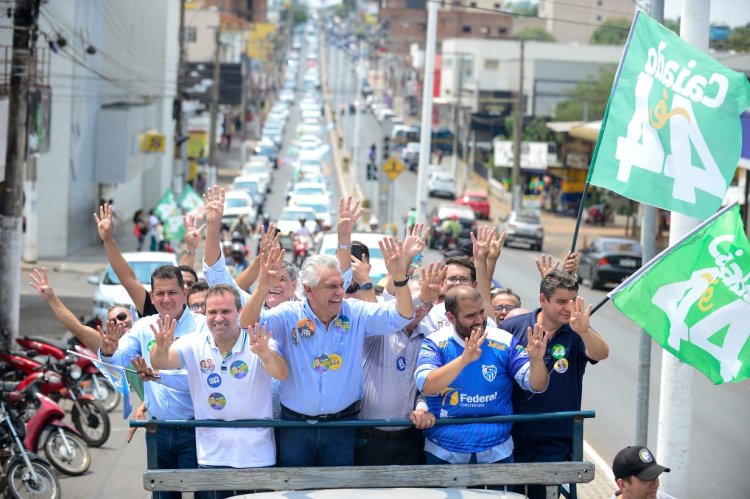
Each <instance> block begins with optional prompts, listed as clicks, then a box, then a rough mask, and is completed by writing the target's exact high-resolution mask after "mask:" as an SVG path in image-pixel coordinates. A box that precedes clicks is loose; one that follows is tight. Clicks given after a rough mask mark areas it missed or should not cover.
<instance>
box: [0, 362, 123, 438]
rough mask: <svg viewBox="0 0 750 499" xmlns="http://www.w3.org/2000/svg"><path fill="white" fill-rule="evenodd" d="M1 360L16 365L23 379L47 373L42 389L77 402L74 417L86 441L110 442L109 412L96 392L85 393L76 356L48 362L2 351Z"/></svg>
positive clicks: (71, 414) (77, 428) (11, 374)
mask: <svg viewBox="0 0 750 499" xmlns="http://www.w3.org/2000/svg"><path fill="white" fill-rule="evenodd" d="M28 354H32V355H35V354H36V352H35V351H33V350H32V351H30V352H28ZM0 360H2V361H4V362H5V363H6V364H7V365H8V366H10V367H11V368H15V369H16V370H17V371H18V372H19V373H21V374H22V377H23V378H26V377H28V376H30V375H32V374H37V373H39V372H43V373H44V376H43V380H44V383H43V384H42V385H41V386H40V392H41V393H42V394H43V395H46V396H48V397H50V398H51V399H53V400H55V399H57V401H59V400H60V398H62V397H66V398H69V399H71V400H72V401H73V409H72V410H71V413H70V417H71V419H72V420H73V425H74V426H75V428H76V430H78V432H79V433H80V434H81V437H82V438H83V440H84V441H85V442H86V443H87V444H88V445H90V446H91V447H100V446H101V445H103V444H104V442H106V441H107V439H108V438H109V433H110V421H109V414H107V411H106V409H104V406H102V404H100V403H99V402H98V401H97V400H96V399H95V398H94V396H93V395H91V394H87V393H84V392H83V390H82V388H81V386H80V385H79V383H78V380H80V378H81V376H82V374H83V373H82V370H81V368H80V367H79V366H78V365H77V364H76V359H75V358H74V356H73V355H70V356H67V357H65V358H64V359H63V360H61V361H57V360H55V359H52V358H48V360H47V363H46V364H42V363H40V362H39V361H37V360H36V359H34V358H30V357H28V356H22V355H19V354H9V353H0ZM5 376H6V377H5V379H6V380H7V379H8V376H13V373H12V372H10V373H7V372H6V375H5ZM19 378H21V376H18V375H16V376H15V377H14V378H13V381H19Z"/></svg>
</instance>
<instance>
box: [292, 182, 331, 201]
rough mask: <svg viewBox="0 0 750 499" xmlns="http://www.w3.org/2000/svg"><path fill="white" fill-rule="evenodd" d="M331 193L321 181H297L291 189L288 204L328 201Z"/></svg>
mask: <svg viewBox="0 0 750 499" xmlns="http://www.w3.org/2000/svg"><path fill="white" fill-rule="evenodd" d="M330 198H331V193H330V192H329V191H328V187H326V185H325V184H322V183H315V182H297V183H296V184H295V185H294V189H292V195H291V199H290V204H291V203H292V202H294V204H309V203H316V202H317V203H319V202H320V201H321V200H324V201H326V202H330V201H329V200H330Z"/></svg>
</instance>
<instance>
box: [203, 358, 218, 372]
mask: <svg viewBox="0 0 750 499" xmlns="http://www.w3.org/2000/svg"><path fill="white" fill-rule="evenodd" d="M200 367H201V372H202V373H203V374H208V373H212V372H214V370H215V369H216V364H214V359H203V360H201V361H200Z"/></svg>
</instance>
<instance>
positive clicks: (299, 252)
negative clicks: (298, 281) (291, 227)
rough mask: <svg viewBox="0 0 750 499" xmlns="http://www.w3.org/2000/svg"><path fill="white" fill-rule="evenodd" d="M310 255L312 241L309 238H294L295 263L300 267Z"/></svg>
mask: <svg viewBox="0 0 750 499" xmlns="http://www.w3.org/2000/svg"><path fill="white" fill-rule="evenodd" d="M309 255H310V240H309V237H307V236H297V237H295V238H294V256H293V263H294V265H296V266H297V267H300V266H301V265H302V263H303V262H304V261H305V259H306V258H307V257H308V256H309Z"/></svg>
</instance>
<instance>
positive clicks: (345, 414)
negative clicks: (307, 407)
mask: <svg viewBox="0 0 750 499" xmlns="http://www.w3.org/2000/svg"><path fill="white" fill-rule="evenodd" d="M281 410H282V412H285V413H286V415H287V416H290V417H289V418H284V419H312V420H315V421H334V420H336V419H347V418H350V417H352V416H356V415H357V414H359V400H358V401H356V402H354V403H353V404H352V405H350V406H349V407H347V408H346V409H344V410H343V411H341V412H337V413H335V414H320V415H318V416H308V415H307V414H300V413H299V412H295V411H293V410H291V409H290V408H288V407H286V406H285V405H282V406H281Z"/></svg>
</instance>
